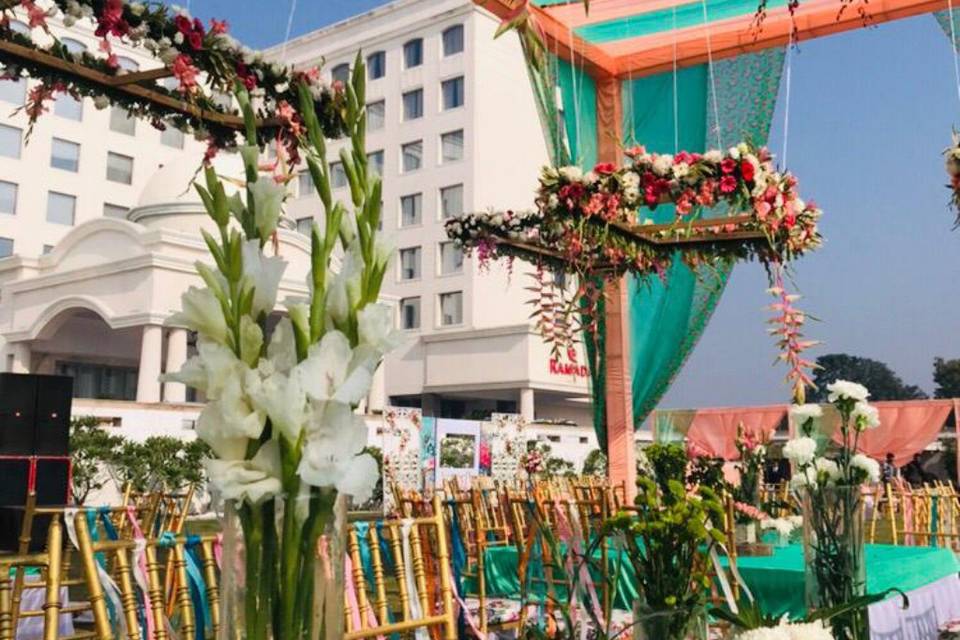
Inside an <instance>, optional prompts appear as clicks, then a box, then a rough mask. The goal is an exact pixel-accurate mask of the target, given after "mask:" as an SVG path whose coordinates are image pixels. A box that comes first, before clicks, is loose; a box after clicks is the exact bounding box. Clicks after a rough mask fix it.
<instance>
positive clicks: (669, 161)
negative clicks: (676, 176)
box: [653, 154, 673, 178]
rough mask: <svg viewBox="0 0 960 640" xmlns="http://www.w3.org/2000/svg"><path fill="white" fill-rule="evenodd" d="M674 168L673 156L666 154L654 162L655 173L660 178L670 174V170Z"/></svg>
mask: <svg viewBox="0 0 960 640" xmlns="http://www.w3.org/2000/svg"><path fill="white" fill-rule="evenodd" d="M671 168H673V156H672V155H670V154H664V155H660V156H657V157H656V158H654V160H653V172H654V173H655V174H657V175H658V176H660V177H661V178H662V177H664V176H666V175H667V174H668V173H670V169H671Z"/></svg>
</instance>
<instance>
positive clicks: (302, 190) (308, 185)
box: [297, 171, 317, 198]
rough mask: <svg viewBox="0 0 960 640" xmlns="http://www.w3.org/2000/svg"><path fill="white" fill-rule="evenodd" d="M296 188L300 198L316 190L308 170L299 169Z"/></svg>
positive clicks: (310, 194)
mask: <svg viewBox="0 0 960 640" xmlns="http://www.w3.org/2000/svg"><path fill="white" fill-rule="evenodd" d="M297 190H298V192H299V194H300V197H301V198H306V197H307V196H312V195H313V194H315V193H316V192H317V186H316V185H315V184H313V176H312V175H310V172H309V171H301V172H300V173H299V174H297Z"/></svg>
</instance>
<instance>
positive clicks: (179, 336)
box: [163, 328, 187, 402]
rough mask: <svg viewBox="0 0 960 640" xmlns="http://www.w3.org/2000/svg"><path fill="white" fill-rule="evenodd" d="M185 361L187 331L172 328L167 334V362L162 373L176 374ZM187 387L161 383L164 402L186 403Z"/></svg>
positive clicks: (174, 383)
mask: <svg viewBox="0 0 960 640" xmlns="http://www.w3.org/2000/svg"><path fill="white" fill-rule="evenodd" d="M186 361H187V330H186V329H179V328H174V329H170V331H169V333H167V362H166V366H165V367H164V369H163V371H164V372H165V373H176V372H177V371H180V369H181V368H182V367H183V364H184V363H185V362H186ZM186 400H187V386H186V385H185V384H183V383H181V382H164V383H163V401H164V402H186Z"/></svg>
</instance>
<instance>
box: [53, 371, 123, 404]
mask: <svg viewBox="0 0 960 640" xmlns="http://www.w3.org/2000/svg"><path fill="white" fill-rule="evenodd" d="M56 371H57V373H58V374H60V375H64V376H70V377H72V378H73V397H74V398H93V399H97V400H136V398H137V370H136V369H135V368H133V367H115V366H110V365H103V364H92V363H86V362H58V363H57V368H56Z"/></svg>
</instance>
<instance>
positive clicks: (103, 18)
mask: <svg viewBox="0 0 960 640" xmlns="http://www.w3.org/2000/svg"><path fill="white" fill-rule="evenodd" d="M129 32H130V25H129V24H127V21H126V20H124V19H123V0H107V2H105V3H104V5H103V12H102V13H101V14H100V18H99V19H98V20H97V30H96V32H95V34H96V36H97V37H98V38H104V37H106V36H107V35H112V36H117V37H118V38H120V37H123V36H125V35H127V33H129Z"/></svg>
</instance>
